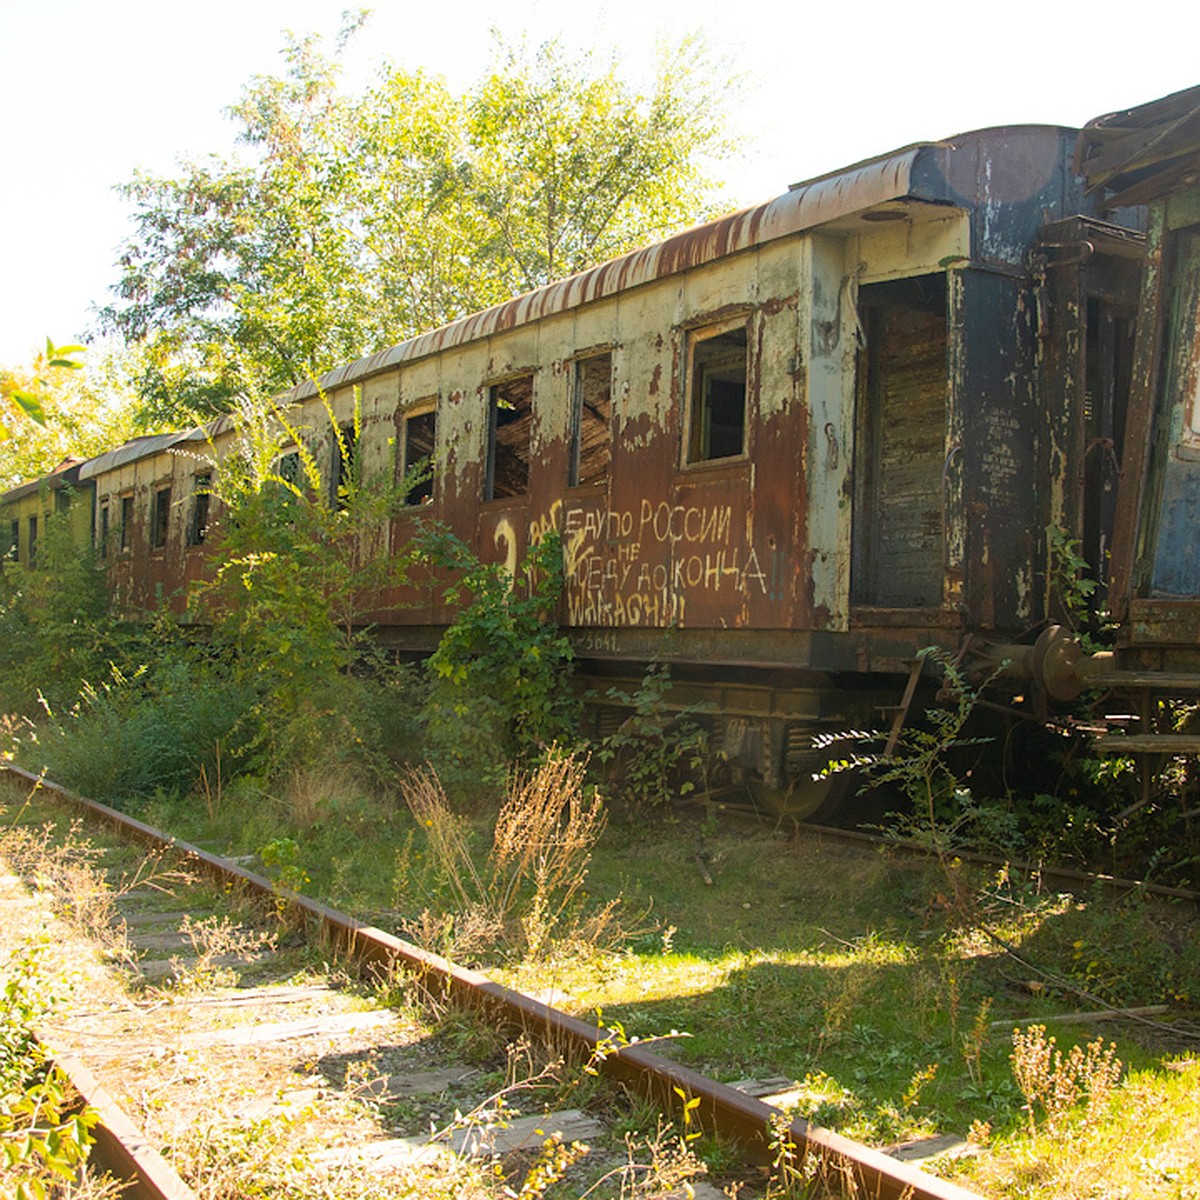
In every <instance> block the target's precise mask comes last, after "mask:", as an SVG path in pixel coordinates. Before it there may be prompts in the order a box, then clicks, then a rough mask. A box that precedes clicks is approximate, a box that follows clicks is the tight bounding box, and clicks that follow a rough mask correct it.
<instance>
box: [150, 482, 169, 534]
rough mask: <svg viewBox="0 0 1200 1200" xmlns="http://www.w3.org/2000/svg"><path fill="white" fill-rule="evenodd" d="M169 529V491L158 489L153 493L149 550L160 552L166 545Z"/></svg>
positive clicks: (166, 488) (167, 489) (167, 488)
mask: <svg viewBox="0 0 1200 1200" xmlns="http://www.w3.org/2000/svg"><path fill="white" fill-rule="evenodd" d="M170 527H171V489H170V488H169V487H165V488H159V489H158V491H156V492H155V493H154V506H153V508H152V510H151V515H150V548H151V549H152V550H161V549H163V547H164V546H166V544H167V534H168V532H169V530H170Z"/></svg>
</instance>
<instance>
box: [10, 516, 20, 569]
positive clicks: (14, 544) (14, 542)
mask: <svg viewBox="0 0 1200 1200" xmlns="http://www.w3.org/2000/svg"><path fill="white" fill-rule="evenodd" d="M8 557H9V558H11V559H12V561H13V562H20V561H21V522H20V521H13V522H12V523H11V524H10V526H9V531H8Z"/></svg>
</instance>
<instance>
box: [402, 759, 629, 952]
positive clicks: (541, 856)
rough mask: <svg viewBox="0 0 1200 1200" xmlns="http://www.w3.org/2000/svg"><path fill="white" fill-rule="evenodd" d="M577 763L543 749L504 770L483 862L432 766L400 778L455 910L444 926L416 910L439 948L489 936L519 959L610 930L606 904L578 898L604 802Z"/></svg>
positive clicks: (460, 947) (467, 945) (463, 947)
mask: <svg viewBox="0 0 1200 1200" xmlns="http://www.w3.org/2000/svg"><path fill="white" fill-rule="evenodd" d="M586 769H587V763H586V760H585V759H583V758H581V757H580V756H579V755H577V754H572V753H567V752H565V751H562V750H560V749H558V747H557V746H551V748H550V749H549V750H548V751H547V752H546V754H545V756H544V758H543V759H542V761H541V762H540V763H538V764H537V765H536V766H534V767H531V768H529V769H527V770H515V771H513V773H512V774H511V776H510V778H509V783H508V791H507V798H506V800H505V802H504V804H503V806H502V807H501V810H500V813H499V815H498V817H497V819H496V823H495V827H494V830H493V834H492V846H491V851H490V853H489V854H488V856H487V859H486V862H485V863H484V864H483V865H479V864H478V863H477V856H476V854H475V853H474V852H473V849H472V845H471V839H470V831H469V826H468V825H467V823H466V821H465V820H464V819H463V818H462V817H461V816H459V815H458V814H456V813H454V812H453V811H452V809H451V808H450V804H449V801H448V800H447V798H446V794H445V792H444V790H443V789H442V786H441V782H440V780H439V779H438V776H437V772H436V771H435V770H434V769H433V768H432V767H425V768H421V769H413V770H410V771H409V772H408V773H407V774H406V775H405V777H404V778H403V780H402V782H401V791H402V793H403V795H404V798H405V800H406V801H407V803H408V805H409V808H410V809H411V811H412V813H413V816H414V817H415V818H416V820H417V822H418V824H419V825H420V826H421V828H422V829H423V830H424V832H425V834H426V837H427V839H428V844H429V855H430V858H431V859H432V860H433V862H434V863H435V864H436V867H437V869H438V875H439V877H440V880H441V881H442V883H443V886H444V887H445V888H446V890H447V891H448V892H449V893H450V896H451V902H452V904H453V905H454V906H456V910H457V911H456V912H455V913H454V914H453V915H452V917H451V918H450V920H449V922H447V920H446V919H445V915H443V916H442V917H441V918H438V917H433V916H431V915H430V914H429V913H428V911H426V913H424V914H423V916H422V919H421V922H420V925H421V927H423V928H424V929H425V931H426V933H428V932H429V931H435V932H436V934H437V936H438V938H439V940H440V941H441V942H442V943H443V945H442V947H441V948H443V949H447V950H448V949H451V948H453V949H455V950H457V951H458V952H460V953H461V952H469V951H471V950H472V949H476V948H478V947H479V945H481V944H484V943H486V942H489V941H491V940H492V939H494V938H498V939H500V940H502V941H503V942H504V943H505V944H506V945H507V946H508V947H509V948H510V949H511V950H513V951H514V952H516V953H518V954H520V955H521V956H523V957H525V958H540V957H544V956H545V955H547V954H548V953H549V952H550V951H551V949H552V948H553V947H554V945H555V944H561V943H563V942H570V941H573V940H584V941H588V942H592V943H594V942H595V941H596V940H597V939H598V938H600V937H602V935H603V934H604V933H605V932H611V931H612V928H613V917H614V912H615V905H613V904H611V903H610V904H609V905H607V906H603V907H602V908H601V909H600V910H599V911H595V912H590V913H589V912H586V911H585V910H584V909H585V906H584V905H583V904H582V898H583V887H584V883H585V880H586V878H587V867H588V863H589V862H590V860H591V855H592V849H593V847H594V846H595V844H596V842H597V840H598V839H599V837H600V835H601V833H602V832H603V830H604V826H605V822H606V814H605V811H604V805H603V802H602V801H601V799H600V797H599V796H597V795H595V794H594V793H589V791H588V790H587V788H586V787H585V784H584V775H585V773H586ZM448 943H453V946H452V947H451V945H449V944H448Z"/></svg>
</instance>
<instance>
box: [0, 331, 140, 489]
mask: <svg viewBox="0 0 1200 1200" xmlns="http://www.w3.org/2000/svg"><path fill="white" fill-rule="evenodd" d="M80 352H81V347H79V346H55V345H54V344H53V343H52V342H50V341H49V340H47V342H46V350H45V353H43V354H38V355H37V356H36V357H35V358H34V360H33V362H32V363H30V364H29V365H28V366H21V367H3V366H0V491H3V490H6V489H8V488H11V487H16V486H17V485H18V484H20V483H24V482H26V481H27V480H30V479H37V478H38V477H40V476H42V475H45V474H47V473H48V472H50V471H52V470H53V469H54V468H55V467H56V466H57V465H58V464H59V463H60V462H62V460H63V459H64V458H67V457H68V456H74V457H77V458H87V457H90V456H91V455H93V454H99V453H101V452H102V451H104V450H108V449H111V448H112V447H113V446H115V445H119V444H120V443H121V442H123V441H124V440H125V439H126V438H128V437H130V436H131V435H132V433H133V432H134V429H133V411H132V404H133V400H134V396H133V393H132V392H131V391H130V389H129V387H128V386H127V385H126V384H125V382H124V376H125V372H126V369H127V368H126V365H125V356H124V355H123V354H122V352H121V351H120V350H119V349H118V348H105V349H104V350H103V351H102V352H101V353H99V354H94V353H89V355H88V357H87V360H86V362H85V361H82V360H81V359H80V358H79V354H80ZM10 414H11V415H10Z"/></svg>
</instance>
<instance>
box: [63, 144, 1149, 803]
mask: <svg viewBox="0 0 1200 1200" xmlns="http://www.w3.org/2000/svg"><path fill="white" fill-rule="evenodd" d="M1075 140H1076V131H1074V130H1068V129H1061V128H1051V127H1037V126H1022V127H1014V128H1000V129H989V130H982V131H977V132H973V133H967V134H963V135H961V136H958V137H954V138H950V139H947V140H946V141H942V142H934V143H922V144H919V145H914V146H910V147H907V148H904V149H901V150H898V151H895V152H893V153H891V154H887V155H884V156H881V157H879V158H876V159H873V160H871V161H868V162H865V163H860V164H857V165H855V166H852V167H849V168H847V169H845V170H842V171H838V172H835V173H833V174H830V175H827V176H823V177H821V178H819V179H815V180H811V181H808V182H806V183H803V184H799V185H796V186H795V187H793V188H791V189H790V190H789V191H788V192H786V193H785V194H783V195H781V196H779V197H777V198H776V199H774V200H772V201H770V202H768V203H766V204H762V205H759V206H757V207H754V208H750V209H747V210H745V211H743V212H739V213H735V214H733V215H731V216H728V217H724V218H721V219H719V220H716V221H713V222H710V223H708V224H706V225H702V226H699V227H697V228H695V229H692V230H689V231H687V232H685V233H682V234H679V235H678V236H676V237H673V238H670V239H668V240H666V241H664V242H661V243H659V244H656V245H653V246H650V247H647V248H646V249H644V250H640V251H637V252H635V253H632V254H629V255H626V256H624V257H623V258H620V259H616V260H614V261H612V262H608V263H605V264H603V265H601V266H599V267H596V268H594V269H592V270H590V271H587V272H585V273H583V274H581V275H577V276H575V277H572V278H570V279H567V280H564V281H562V282H560V283H556V284H553V285H550V286H548V287H545V288H542V289H540V290H539V291H536V292H533V293H530V294H528V295H525V296H521V297H519V298H517V299H514V300H511V301H509V302H508V303H505V304H502V305H499V306H497V307H495V308H492V309H488V310H486V311H484V312H482V313H477V314H474V315H472V316H468V317H465V318H463V319H461V320H459V321H456V322H454V323H453V324H451V325H448V326H446V327H444V328H441V329H437V330H434V331H431V332H429V333H425V334H423V335H421V336H418V337H415V338H413V339H411V340H409V341H406V342H403V343H401V344H399V345H397V346H394V347H392V348H390V349H388V350H385V351H382V352H380V353H378V354H375V355H373V356H371V357H368V358H364V359H361V360H359V361H357V362H354V363H350V364H348V365H346V366H343V367H341V368H339V369H337V370H334V371H331V372H329V373H328V374H327V375H325V376H323V377H322V378H321V379H319V380H317V381H316V382H315V383H314V384H306V385H302V386H300V387H298V388H296V389H295V390H294V391H293V392H292V393H291V394H290V395H289V396H287V397H286V401H287V402H288V403H289V404H291V405H293V406H296V407H297V409H298V410H299V411H300V412H301V413H304V412H306V411H307V412H311V413H313V414H319V413H320V412H321V411H322V404H323V401H322V399H321V396H324V397H326V398H327V399H328V402H329V403H330V404H331V406H332V410H333V412H334V414H335V419H336V420H337V421H339V422H343V423H347V428H348V422H349V421H350V420H351V414H352V412H353V411H354V407H355V405H356V404H358V405H360V406H361V413H362V427H361V437H360V439H359V441H358V444H357V446H356V447H355V448H354V452H355V453H356V454H357V455H359V456H360V457H361V462H362V464H363V469H364V472H365V473H366V474H368V475H369V474H371V473H372V472H374V471H377V470H379V469H386V470H391V471H395V472H397V473H400V472H403V471H404V470H405V469H406V468H407V467H409V466H411V465H412V464H413V463H415V462H417V461H419V460H422V459H425V458H429V459H431V461H432V463H433V467H434V469H433V476H432V479H431V481H430V483H429V484H428V485H426V486H423V487H421V488H419V489H417V490H416V491H415V492H414V493H413V494H412V495H411V496H410V500H411V504H410V505H409V507H408V508H407V509H406V510H405V511H403V512H402V513H400V514H399V515H398V516H397V517H396V519H395V520H394V522H393V524H392V527H391V529H390V530H389V544H390V550H391V552H393V553H395V552H399V551H400V550H401V549H402V548H403V547H404V546H406V545H407V544H408V543H409V542H410V541H411V539H412V538H413V537H414V536H415V535H416V533H417V532H418V530H419V528H420V527H421V525H422V524H423V523H425V522H428V521H429V520H431V519H437V520H440V521H442V522H444V523H445V524H447V525H448V526H449V527H450V528H451V529H453V531H454V532H455V533H456V534H457V535H458V536H459V537H460V538H461V539H462V540H463V541H464V542H466V543H467V544H468V545H469V546H471V547H473V548H474V549H475V551H476V552H477V553H478V554H479V555H480V556H481V558H483V559H484V560H485V561H489V562H499V563H504V564H507V565H508V566H510V567H513V566H515V565H516V564H517V563H518V562H519V561H520V559H521V558H522V556H523V555H524V553H525V552H526V550H527V548H528V547H529V545H530V544H531V542H532V541H533V540H534V539H536V538H537V537H538V536H539V535H540V534H541V533H543V532H544V531H546V530H548V529H555V530H557V531H558V532H559V533H560V534H561V537H562V546H563V553H564V556H565V566H566V579H567V582H566V592H565V595H564V598H563V609H562V613H561V619H562V622H563V625H564V627H565V628H566V629H567V630H568V631H569V632H570V634H571V636H572V638H573V639H574V642H575V646H576V650H577V653H578V656H579V660H580V664H581V667H582V668H583V670H584V671H585V673H586V674H588V675H590V676H591V677H593V678H595V679H598V680H617V679H621V680H635V679H637V678H638V677H640V674H641V672H642V669H643V668H644V666H645V664H646V663H648V662H651V661H655V660H658V661H666V662H669V663H670V664H671V667H672V675H673V679H674V681H675V697H676V699H677V700H678V701H679V702H689V703H691V702H699V703H702V704H705V705H707V706H708V708H709V710H710V711H711V713H712V721H713V725H714V735H715V737H716V739H717V741H718V744H719V745H720V746H721V747H722V749H723V750H724V753H725V756H726V759H727V761H728V762H729V763H730V765H731V769H732V770H733V772H734V774H735V775H736V776H737V777H738V778H739V779H741V780H743V781H745V782H747V783H751V784H753V785H755V786H757V787H760V788H762V789H764V790H767V791H770V792H774V793H776V794H779V795H787V794H788V793H790V792H792V791H793V790H797V789H798V790H800V791H803V792H805V798H804V799H803V801H802V802H801V804H800V807H801V808H802V809H803V808H805V807H808V808H811V807H813V806H815V805H817V804H819V803H820V802H821V801H822V799H823V795H822V792H821V790H820V789H819V788H811V787H809V786H808V783H809V781H810V779H811V776H812V771H813V767H814V765H817V764H818V761H819V755H818V754H817V752H816V751H815V750H814V749H813V739H814V737H815V736H817V735H819V734H820V733H822V732H824V731H826V730H829V729H831V728H838V727H842V726H844V725H846V724H852V723H860V722H862V721H865V720H871V719H875V718H877V716H878V709H879V708H880V707H888V706H892V707H894V706H897V705H898V704H900V702H901V697H902V696H903V697H905V703H907V702H908V701H909V700H910V699H911V695H912V689H911V688H909V689H906V687H905V681H906V680H909V679H911V681H913V682H914V683H915V682H916V680H917V676H918V674H919V667H918V668H914V661H915V659H916V655H917V653H918V652H919V651H920V650H921V649H923V648H924V647H927V646H936V647H941V648H943V649H944V650H946V651H947V652H949V653H952V654H961V655H964V656H966V657H967V659H968V661H973V660H975V659H977V660H978V661H979V662H980V663H981V664H982V665H983V668H984V669H985V670H992V669H994V668H995V667H996V666H998V665H1000V664H1006V669H1007V670H1009V671H1010V672H1015V673H1017V674H1023V675H1024V676H1026V677H1027V678H1026V680H1025V681H1024V682H1023V683H1022V686H1023V687H1024V686H1025V684H1026V683H1028V684H1029V687H1030V689H1032V690H1034V691H1041V692H1046V691H1049V692H1050V694H1055V693H1069V692H1070V691H1071V690H1072V689H1074V688H1076V685H1077V681H1076V680H1075V677H1074V675H1073V674H1072V668H1073V662H1074V658H1073V656H1072V655H1071V654H1070V653H1068V652H1067V650H1066V649H1064V640H1063V639H1062V637H1061V635H1060V634H1056V633H1055V632H1054V630H1053V627H1052V618H1053V617H1054V616H1055V604H1056V599H1055V596H1054V592H1053V582H1052V577H1053V571H1052V570H1051V567H1050V555H1051V551H1050V548H1049V545H1048V538H1047V532H1046V530H1047V527H1048V526H1050V527H1057V528H1061V529H1062V530H1063V531H1064V535H1065V536H1067V537H1070V538H1074V539H1079V540H1080V541H1081V542H1082V544H1083V546H1084V549H1085V551H1086V553H1087V554H1088V555H1089V556H1090V559H1091V569H1092V571H1093V573H1094V574H1095V575H1096V577H1097V579H1098V580H1099V581H1100V582H1101V584H1102V586H1103V584H1104V583H1105V582H1106V580H1107V574H1106V573H1107V561H1108V547H1109V545H1110V543H1111V539H1112V534H1113V521H1114V515H1113V505H1112V496H1111V493H1112V489H1113V486H1114V482H1115V475H1114V474H1113V468H1112V461H1111V459H1110V458H1109V457H1108V456H1107V452H1100V451H1098V450H1097V446H1098V445H1100V444H1101V443H1106V444H1107V445H1108V446H1109V448H1110V449H1112V451H1113V454H1114V455H1116V454H1117V453H1118V450H1119V443H1120V441H1121V438H1122V437H1123V436H1124V424H1125V413H1126V409H1127V405H1128V396H1129V389H1130V377H1131V376H1130V348H1131V345H1132V338H1133V328H1134V316H1135V311H1136V305H1137V294H1138V293H1137V289H1138V280H1139V263H1140V258H1141V254H1142V234H1141V232H1140V230H1139V225H1140V221H1139V218H1140V215H1141V213H1140V210H1138V209H1135V208H1131V207H1116V208H1114V207H1113V206H1112V205H1111V204H1107V203H1102V201H1101V198H1100V197H1099V196H1098V194H1097V193H1095V192H1093V193H1091V194H1088V193H1087V192H1086V191H1085V188H1084V184H1083V180H1082V179H1081V178H1080V177H1079V176H1078V175H1077V174H1076V172H1075V170H1074V169H1073V154H1074V149H1075ZM302 423H303V424H305V425H306V426H307V427H308V428H309V429H310V430H311V431H312V433H311V436H312V438H313V439H314V441H313V448H314V452H315V453H316V454H317V456H318V458H319V460H320V461H322V462H324V463H325V464H326V465H327V469H328V470H329V471H330V472H331V474H332V473H333V472H335V471H336V470H337V469H338V466H337V464H338V462H339V455H338V454H337V453H335V440H334V439H333V438H332V437H331V436H330V433H329V429H328V425H327V423H326V422H325V421H324V418H323V417H322V418H321V419H320V420H318V419H308V418H304V419H303V421H302ZM227 435H228V431H227V430H225V429H224V428H221V429H218V430H217V431H216V432H215V441H214V444H215V445H216V447H217V449H218V451H219V449H220V446H221V444H222V438H223V437H225V436H227ZM181 449H183V450H187V449H188V446H187V445H186V444H181V442H180V440H179V439H176V440H175V441H174V442H172V441H170V439H161V444H160V442H159V441H156V440H154V439H149V440H146V441H144V442H143V443H142V444H133V445H131V446H128V447H123V448H121V449H120V450H118V451H116V452H114V454H111V455H108V456H102V457H101V458H100V459H96V460H93V461H92V462H91V463H88V464H85V466H84V467H83V468H82V469H81V477H82V476H83V474H85V473H86V475H87V478H88V481H89V482H90V484H91V486H93V487H94V514H95V515H94V522H95V532H96V535H97V537H98V538H100V539H101V540H102V541H104V534H105V530H106V529H107V531H108V541H107V543H106V545H107V546H109V547H113V542H112V539H113V532H112V531H113V530H114V529H119V530H120V537H121V538H122V539H124V544H123V545H120V546H116V547H113V548H112V549H110V550H109V553H110V554H111V555H112V562H111V569H112V572H113V578H114V580H116V581H119V582H120V586H121V587H122V589H123V594H124V595H126V596H127V597H128V598H129V599H130V600H131V601H133V602H135V603H136V602H143V603H144V602H146V601H148V600H149V599H150V598H151V597H152V596H153V595H154V594H155V593H156V592H163V593H165V594H170V593H172V592H179V591H181V590H182V589H183V587H184V586H185V584H186V583H187V581H188V579H189V578H192V577H194V576H195V574H196V573H197V572H198V571H200V570H202V569H203V568H202V566H201V564H202V561H203V554H202V553H201V550H202V548H203V543H204V540H205V537H206V530H207V522H208V520H209V516H210V514H209V512H208V511H207V508H206V501H205V500H204V499H203V497H204V496H205V495H206V488H205V483H206V480H205V472H206V471H207V470H208V468H207V467H205V466H204V465H203V464H201V463H200V462H199V460H197V459H196V458H194V457H189V456H188V455H186V454H184V455H181V454H179V453H178V451H180V450H181ZM106 518H107V524H106ZM127 527H128V529H129V530H130V534H129V536H128V537H126V534H125V530H126V528H127ZM372 616H373V618H374V621H375V625H376V628H377V631H378V636H379V637H380V638H381V639H382V640H383V641H384V642H385V643H386V644H387V645H388V646H389V647H391V648H393V649H395V650H396V651H398V652H409V653H414V654H416V653H421V652H425V651H428V650H429V649H431V648H432V647H433V646H434V645H435V644H436V640H437V638H438V636H439V634H440V631H441V629H442V628H444V626H445V625H446V624H447V622H448V621H449V620H450V619H451V617H452V613H451V612H450V611H449V610H448V609H447V608H446V606H445V604H444V602H443V601H442V599H441V596H440V591H439V590H438V589H437V588H436V587H433V586H429V587H426V588H421V587H418V586H415V585H414V586H412V587H410V588H408V589H407V590H406V591H405V592H403V593H401V592H397V593H396V594H393V595H391V596H388V597H386V598H385V599H384V602H383V603H382V604H381V607H380V609H379V611H377V612H375V613H373V614H372ZM1067 649H1069V647H1067ZM1064 661H1065V662H1066V674H1067V675H1068V676H1070V678H1067V679H1065V680H1064V679H1063V678H1061V676H1062V675H1063V671H1062V670H1059V668H1060V667H1061V666H1062V664H1063V662H1064ZM597 690H599V691H603V689H602V688H601V689H597ZM1027 690H1029V689H1027Z"/></svg>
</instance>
